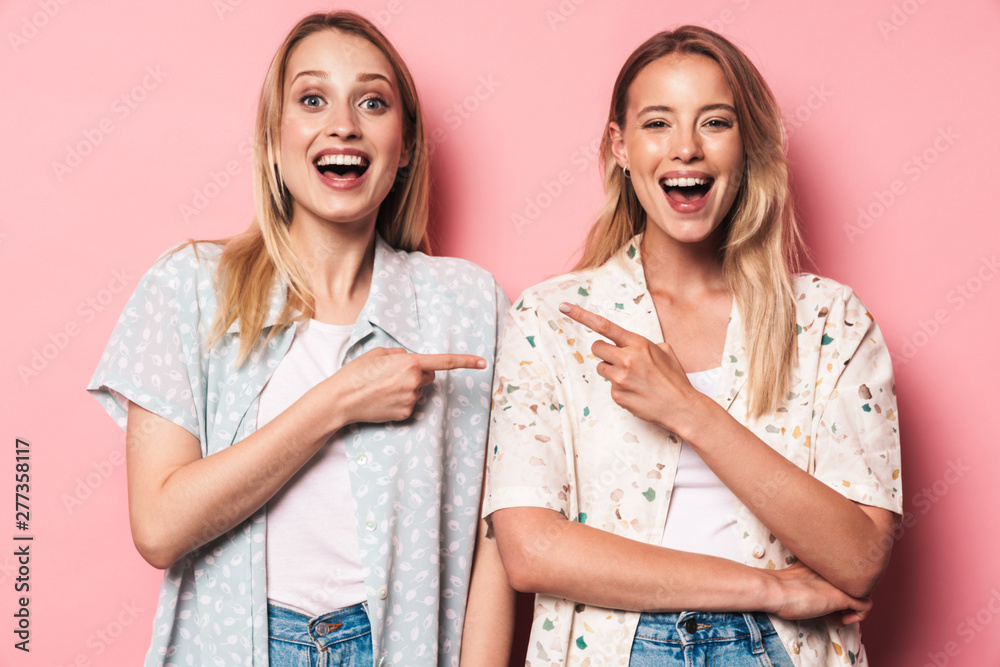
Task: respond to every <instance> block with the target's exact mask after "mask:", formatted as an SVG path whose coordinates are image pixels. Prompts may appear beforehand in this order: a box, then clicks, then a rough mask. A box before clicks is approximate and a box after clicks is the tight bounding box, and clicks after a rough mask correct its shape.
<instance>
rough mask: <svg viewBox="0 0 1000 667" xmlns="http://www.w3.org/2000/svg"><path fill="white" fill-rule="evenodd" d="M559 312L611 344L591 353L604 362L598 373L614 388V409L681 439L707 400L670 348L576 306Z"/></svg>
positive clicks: (597, 345) (563, 306) (564, 305)
mask: <svg viewBox="0 0 1000 667" xmlns="http://www.w3.org/2000/svg"><path fill="white" fill-rule="evenodd" d="M559 311H560V312H562V313H563V314H565V315H568V316H569V317H570V318H572V319H574V320H576V321H577V322H579V323H580V324H582V325H584V326H586V327H588V328H589V329H591V330H593V331H594V333H597V334H599V335H601V336H604V337H605V338H607V339H608V340H610V341H611V343H607V342H605V341H603V340H599V341H597V342H595V343H594V345H593V346H592V347H591V352H593V353H594V356H596V357H597V358H598V359H600V360H601V362H600V363H598V364H597V373H598V375H600V376H601V377H603V378H604V379H605V380H607V381H609V382H610V383H611V398H612V399H613V400H614V402H615V403H617V404H618V405H620V406H621V407H623V408H625V409H626V410H628V411H629V412H631V413H632V414H633V415H635V416H636V417H638V418H639V419H643V420H645V421H648V422H652V423H654V424H659V425H660V426H663V427H664V428H666V429H669V430H671V431H674V432H675V433H679V434H680V433H682V432H683V431H684V430H685V425H686V424H688V423H690V422H691V417H692V416H693V415H694V413H695V412H697V411H698V410H699V409H704V408H699V405H700V401H701V399H702V394H700V393H699V392H698V391H697V390H696V389H695V388H694V387H692V386H691V383H690V382H689V381H688V379H687V375H686V374H685V373H684V369H683V368H682V367H681V365H680V362H679V361H677V356H676V355H675V354H674V351H673V350H672V349H671V348H670V345H669V344H667V343H659V344H657V343H654V342H652V341H651V340H649V339H648V338H646V337H644V336H640V335H639V334H637V333H633V332H631V331H629V330H628V329H624V328H622V327H620V326H618V325H617V324H615V323H614V322H612V321H610V320H608V319H607V318H604V317H601V316H600V315H597V314H595V313H592V312H590V311H589V310H586V309H584V308H580V307H579V306H575V305H573V304H569V303H562V304H560V305H559ZM713 405H714V403H713Z"/></svg>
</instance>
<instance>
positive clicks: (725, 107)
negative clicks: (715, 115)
mask: <svg viewBox="0 0 1000 667" xmlns="http://www.w3.org/2000/svg"><path fill="white" fill-rule="evenodd" d="M706 111H728V112H730V113H732V114H734V115H735V114H736V109H734V108H733V107H732V106H731V105H729V104H722V103H720V104H708V105H706V106H703V107H702V108H701V109H699V110H698V113H705V112H706ZM673 112H674V110H673V109H672V108H670V107H666V106H649V107H644V108H643V109H640V110H639V113H638V114H636V115H638V116H641V115H643V114H647V113H673Z"/></svg>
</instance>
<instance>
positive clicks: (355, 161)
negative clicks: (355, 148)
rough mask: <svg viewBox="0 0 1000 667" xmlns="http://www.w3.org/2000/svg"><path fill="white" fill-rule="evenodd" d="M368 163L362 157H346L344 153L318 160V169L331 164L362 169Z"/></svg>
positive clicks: (325, 156)
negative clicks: (348, 165)
mask: <svg viewBox="0 0 1000 667" xmlns="http://www.w3.org/2000/svg"><path fill="white" fill-rule="evenodd" d="M367 163H368V161H367V160H365V159H364V158H363V157H361V156H360V155H344V154H343V153H337V154H332V155H324V156H323V157H321V158H320V159H318V160H316V166H318V167H325V166H327V165H331V164H350V165H354V166H357V167H360V166H361V165H363V164H367Z"/></svg>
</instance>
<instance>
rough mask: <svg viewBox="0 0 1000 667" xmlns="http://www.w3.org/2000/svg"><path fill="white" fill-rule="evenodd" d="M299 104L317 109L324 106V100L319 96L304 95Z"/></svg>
mask: <svg viewBox="0 0 1000 667" xmlns="http://www.w3.org/2000/svg"><path fill="white" fill-rule="evenodd" d="M299 103H300V104H302V105H303V106H307V107H312V108H314V109H315V108H316V107H318V106H320V105H321V104H323V99H322V98H321V97H320V96H319V95H303V96H302V97H301V98H299Z"/></svg>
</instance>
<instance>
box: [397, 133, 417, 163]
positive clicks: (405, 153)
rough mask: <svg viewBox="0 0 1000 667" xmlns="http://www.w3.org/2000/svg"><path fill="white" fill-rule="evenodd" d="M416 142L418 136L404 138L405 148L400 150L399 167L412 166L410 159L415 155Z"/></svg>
mask: <svg viewBox="0 0 1000 667" xmlns="http://www.w3.org/2000/svg"><path fill="white" fill-rule="evenodd" d="M416 142H417V141H416V138H414V137H410V138H409V139H404V141H403V148H402V150H400V152H399V169H405V168H406V167H408V166H410V159H411V158H412V157H413V145H414V144H415V143H416Z"/></svg>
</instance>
